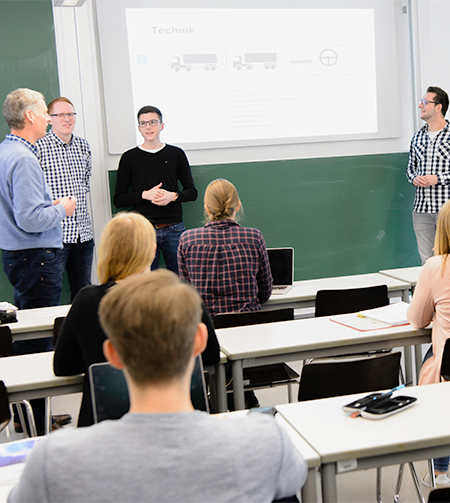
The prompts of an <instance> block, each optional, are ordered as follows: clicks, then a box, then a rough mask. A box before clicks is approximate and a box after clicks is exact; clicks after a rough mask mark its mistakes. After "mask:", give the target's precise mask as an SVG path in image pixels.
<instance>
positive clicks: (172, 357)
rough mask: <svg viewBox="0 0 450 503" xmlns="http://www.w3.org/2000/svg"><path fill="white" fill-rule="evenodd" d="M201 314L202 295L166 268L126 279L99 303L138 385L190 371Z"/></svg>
mask: <svg viewBox="0 0 450 503" xmlns="http://www.w3.org/2000/svg"><path fill="white" fill-rule="evenodd" d="M201 317H202V304H201V300H200V296H199V295H198V293H197V292H196V291H195V289H194V288H193V287H192V286H191V285H190V284H189V283H187V282H185V281H182V280H181V279H180V278H179V277H178V276H177V275H176V274H174V273H173V272H171V271H168V270H167V269H158V270H157V271H153V272H152V273H151V274H140V275H135V276H131V277H129V278H126V279H124V280H123V281H122V282H121V283H119V284H117V285H115V286H114V287H112V288H110V289H109V290H108V292H107V293H106V295H105V296H104V297H103V299H102V301H101V302H100V307H99V319H100V324H101V326H102V328H103V330H104V332H105V333H106V334H107V336H108V337H109V339H111V342H112V343H113V345H114V347H115V348H116V350H117V352H118V353H119V355H120V358H121V360H122V362H123V364H124V365H125V367H126V369H127V371H128V374H129V376H130V378H131V379H132V380H133V382H134V383H135V384H136V385H138V386H143V385H146V384H159V383H167V382H173V381H174V380H175V379H177V378H181V377H183V376H184V374H185V373H186V370H187V367H188V364H189V362H190V359H191V357H192V354H193V349H194V339H195V335H196V333H197V330H198V327H199V324H200V323H201Z"/></svg>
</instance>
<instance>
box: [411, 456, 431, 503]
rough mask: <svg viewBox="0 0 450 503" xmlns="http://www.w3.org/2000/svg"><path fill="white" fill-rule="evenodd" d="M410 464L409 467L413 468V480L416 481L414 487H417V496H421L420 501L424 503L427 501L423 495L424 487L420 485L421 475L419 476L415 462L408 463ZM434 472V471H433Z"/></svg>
mask: <svg viewBox="0 0 450 503" xmlns="http://www.w3.org/2000/svg"><path fill="white" fill-rule="evenodd" d="M408 465H409V469H410V470H411V476H412V479H413V482H414V487H415V488H416V492H417V496H418V498H419V501H421V502H422V503H425V498H424V496H423V492H422V488H421V487H420V480H419V477H418V476H417V472H416V469H415V468H414V464H413V463H411V462H410V463H408ZM433 473H434V471H433Z"/></svg>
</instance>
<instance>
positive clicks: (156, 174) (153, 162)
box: [114, 106, 197, 274]
mask: <svg viewBox="0 0 450 503" xmlns="http://www.w3.org/2000/svg"><path fill="white" fill-rule="evenodd" d="M137 120H138V127H139V132H140V133H141V135H142V138H144V143H143V144H142V145H139V146H137V147H135V148H132V149H131V150H128V151H127V152H125V153H124V154H123V155H122V157H121V158H120V162H119V169H118V171H117V185H116V192H115V195H114V204H115V205H116V206H117V207H118V208H122V207H124V206H132V207H133V209H134V210H135V211H137V212H138V213H141V214H142V215H144V217H146V218H148V219H149V220H150V222H151V223H152V224H153V225H154V227H155V229H156V238H157V249H156V255H155V260H154V261H153V264H152V270H154V269H158V266H159V255H160V253H161V252H162V254H163V257H164V261H165V263H166V267H167V269H170V270H171V271H173V272H175V273H176V274H178V263H177V250H178V242H179V240H180V236H181V234H182V232H183V231H184V224H183V211H182V208H181V203H185V202H187V201H195V200H196V199H197V189H196V188H195V185H194V180H193V179H192V174H191V168H190V166H189V162H188V160H187V157H186V154H185V153H184V152H183V150H181V148H178V147H174V146H173V145H166V144H165V143H163V142H162V141H161V139H160V134H161V131H162V130H163V129H164V123H163V119H162V114H161V111H160V110H159V109H158V108H156V107H153V106H145V107H142V108H141V109H140V110H139V112H138V114H137ZM178 182H180V183H181V185H182V187H183V190H179V187H178ZM130 189H131V190H130Z"/></svg>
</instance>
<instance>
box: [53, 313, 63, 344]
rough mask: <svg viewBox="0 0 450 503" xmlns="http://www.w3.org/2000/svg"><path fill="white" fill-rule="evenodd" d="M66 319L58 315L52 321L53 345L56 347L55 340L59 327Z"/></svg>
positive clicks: (56, 339)
mask: <svg viewBox="0 0 450 503" xmlns="http://www.w3.org/2000/svg"><path fill="white" fill-rule="evenodd" d="M65 319H66V317H65V316H60V317H58V318H55V321H54V322H53V347H54V348H56V342H57V341H58V336H59V332H60V331H61V327H62V325H63V323H64V320H65Z"/></svg>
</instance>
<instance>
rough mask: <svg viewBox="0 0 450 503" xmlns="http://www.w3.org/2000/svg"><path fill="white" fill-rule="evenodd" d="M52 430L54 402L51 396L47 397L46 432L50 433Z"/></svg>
mask: <svg viewBox="0 0 450 503" xmlns="http://www.w3.org/2000/svg"><path fill="white" fill-rule="evenodd" d="M51 431H52V402H51V397H49V396H48V397H47V398H46V399H45V434H46V435H48V434H49V433H51Z"/></svg>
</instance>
